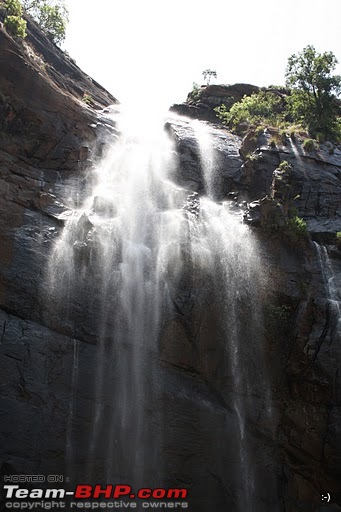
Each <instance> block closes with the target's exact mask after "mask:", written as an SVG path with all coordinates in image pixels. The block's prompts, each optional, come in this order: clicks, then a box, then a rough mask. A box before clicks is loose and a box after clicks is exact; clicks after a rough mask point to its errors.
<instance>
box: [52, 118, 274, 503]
mask: <svg viewBox="0 0 341 512" xmlns="http://www.w3.org/2000/svg"><path fill="white" fill-rule="evenodd" d="M112 115H113V116H114V117H115V119H116V121H117V123H118V128H119V133H120V135H119V137H118V140H116V138H115V141H114V143H113V144H112V145H111V147H110V148H109V150H108V152H107V154H106V156H105V157H104V158H103V160H102V161H101V162H100V164H99V165H98V166H97V168H96V169H95V170H94V173H95V179H92V180H91V184H90V191H88V192H86V197H85V198H84V200H83V202H82V203H81V205H80V206H77V207H75V208H70V211H69V215H67V220H66V222H65V225H64V228H63V230H62V232H61V234H60V236H59V238H58V239H57V241H56V243H55V245H54V248H53V251H52V254H51V257H50V263H49V272H48V285H49V286H48V289H49V299H48V300H49V302H50V303H52V304H53V308H54V309H55V316H56V318H57V317H58V318H62V319H63V330H64V331H65V332H66V333H72V336H73V337H79V339H85V340H86V341H87V342H89V343H96V361H95V371H94V375H93V376H92V378H93V383H92V385H93V387H94V397H95V400H94V405H93V408H92V411H91V415H90V417H91V420H90V427H89V428H88V430H87V435H88V439H87V443H88V447H89V448H88V456H87V461H86V464H85V467H86V472H87V476H88V477H89V478H92V479H94V480H96V482H100V481H109V482H110V481H114V480H115V479H116V480H117V481H121V482H122V481H127V482H129V483H131V484H136V485H139V484H140V485H141V486H146V485H147V486H148V487H151V486H152V484H153V482H155V484H156V485H161V483H162V479H165V476H164V474H165V473H166V469H165V468H164V467H163V464H164V461H163V456H162V449H161V447H162V445H163V443H164V435H165V434H164V427H163V424H162V421H163V419H162V413H161V411H160V410H159V409H160V408H159V405H158V404H159V395H160V387H162V383H161V382H160V380H162V371H161V370H160V345H162V337H163V334H164V331H165V326H166V324H167V322H168V319H169V318H171V317H172V316H173V317H176V318H177V319H179V318H180V319H181V321H183V322H184V320H182V319H183V318H184V317H186V315H187V317H188V319H190V320H191V322H192V325H191V326H190V327H188V329H192V331H193V332H196V338H195V340H194V341H193V347H194V348H193V354H199V355H195V356H193V357H192V356H191V357H192V362H191V363H188V366H193V368H194V370H195V372H197V373H199V374H200V375H201V377H200V378H201V380H202V381H203V382H206V381H207V382H209V383H210V381H212V383H213V384H212V385H214V386H216V388H217V390H218V391H217V393H218V392H219V394H220V395H221V397H222V401H223V402H224V403H226V404H232V408H233V410H234V411H235V414H236V416H237V424H238V428H237V432H236V439H234V440H233V443H234V444H235V443H237V445H238V451H239V460H238V461H237V466H238V472H239V475H240V476H239V477H236V478H237V480H238V486H237V487H238V489H237V490H234V491H233V493H232V498H231V499H233V501H234V502H235V503H237V504H238V510H240V511H241V510H247V511H251V510H253V508H252V499H253V494H254V492H255V486H256V485H257V483H256V475H255V470H254V467H253V460H252V455H251V448H250V446H249V435H248V433H247V426H246V423H247V417H248V414H249V412H248V411H249V409H252V402H253V400H254V399H255V397H257V396H259V394H260V393H262V392H263V391H264V389H263V388H264V387H265V388H266V386H267V383H266V378H265V377H264V368H263V366H262V363H261V359H262V354H261V351H262V315H261V293H262V287H263V286H264V276H263V273H262V270H261V267H262V264H261V259H260V256H259V250H258V247H257V242H256V240H255V238H254V237H253V236H252V233H251V231H250V228H249V227H248V226H246V225H244V224H243V223H242V221H241V214H240V213H239V214H238V215H236V214H235V213H232V210H231V209H230V205H229V203H228V202H223V203H219V204H218V203H217V202H215V201H214V197H215V193H214V192H215V191H214V183H215V181H214V172H215V167H214V151H213V149H212V143H211V139H210V135H209V134H208V133H207V130H206V128H205V126H204V125H201V124H200V123H198V122H197V121H196V122H190V121H186V123H187V124H188V126H189V127H190V129H191V130H193V132H194V133H195V134H196V137H197V141H198V147H199V158H201V165H202V168H203V171H204V181H205V187H206V193H205V194H204V195H203V196H202V197H199V196H198V195H197V194H195V193H192V192H191V191H190V190H185V189H183V188H181V187H180V186H178V185H176V184H175V183H173V182H172V181H171V180H170V176H172V175H173V172H174V169H175V168H176V166H177V165H178V160H177V155H176V151H175V145H174V142H173V140H172V139H171V137H170V136H169V134H168V133H167V132H166V131H164V130H163V129H162V128H160V125H158V126H157V127H156V128H155V127H154V129H153V127H151V128H150V129H149V127H148V126H146V122H145V123H142V124H141V125H139V124H138V123H137V122H136V120H133V121H131V122H130V123H127V122H125V119H124V116H123V114H122V113H121V114H115V115H114V114H112ZM191 123H192V124H191ZM73 195H74V196H75V193H73ZM233 211H235V210H233ZM198 304H200V308H201V313H200V315H199V316H198V314H197V313H195V311H197V310H198ZM193 311H194V313H193ZM57 321H58V320H56V322H57ZM179 321H180V320H179ZM186 321H187V324H188V322H189V320H186ZM210 325H211V326H212V331H209V332H208V328H209V326H210ZM171 343H172V341H171ZM204 345H206V346H204ZM75 347H77V346H76V345H75ZM75 350H76V348H75ZM167 350H168V351H169V350H171V348H170V347H166V348H165V351H166V352H167ZM219 351H220V352H219ZM217 353H221V355H222V358H221V359H218V360H217V356H216V355H215V356H214V357H213V356H212V360H210V354H217ZM203 354H204V355H205V357H203ZM77 357H78V347H77ZM176 357H180V358H181V357H182V354H176ZM183 357H184V356H183ZM195 357H196V358H197V359H195V361H194V362H193V360H194V358H195ZM75 358H76V355H75ZM166 359H167V357H166ZM166 363H167V364H173V363H172V362H171V363H170V362H169V361H166ZM78 364H81V363H80V362H78V363H77V365H78ZM174 364H175V363H174ZM194 370H193V369H192V370H191V371H194ZM77 372H78V366H77V369H76V367H75V374H74V377H73V381H74V384H76V382H77ZM210 385H211V384H210ZM75 399H76V398H75V397H74V395H73V396H72V402H74V401H75ZM257 399H258V398H257ZM72 411H73V405H72V407H71V415H72V414H73V412H72ZM69 421H72V416H71V419H70V418H69ZM70 428H71V427H70ZM68 440H69V442H70V440H71V436H70V435H69V436H68ZM225 442H226V445H229V444H230V443H231V440H230V439H229V438H228V435H227V434H226V439H225ZM75 456H76V455H75V452H74V451H72V459H74V458H75ZM156 468H157V469H156ZM84 471H85V469H84ZM83 480H84V478H83ZM160 480H161V481H160ZM236 510H237V509H236Z"/></svg>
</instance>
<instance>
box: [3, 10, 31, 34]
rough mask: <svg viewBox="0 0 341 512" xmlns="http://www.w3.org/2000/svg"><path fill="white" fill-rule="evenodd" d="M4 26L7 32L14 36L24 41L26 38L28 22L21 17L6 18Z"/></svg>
mask: <svg viewBox="0 0 341 512" xmlns="http://www.w3.org/2000/svg"><path fill="white" fill-rule="evenodd" d="M4 25H5V27H6V30H8V32H10V33H11V34H12V35H13V36H16V37H21V38H22V39H24V38H25V37H26V21H25V20H23V19H22V18H21V17H20V16H6V18H5V21H4Z"/></svg>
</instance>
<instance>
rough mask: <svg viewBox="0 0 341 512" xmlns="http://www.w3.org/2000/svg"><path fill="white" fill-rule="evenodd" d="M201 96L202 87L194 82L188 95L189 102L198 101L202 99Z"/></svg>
mask: <svg viewBox="0 0 341 512" xmlns="http://www.w3.org/2000/svg"><path fill="white" fill-rule="evenodd" d="M200 96H201V87H200V85H198V84H197V83H196V82H193V88H192V90H191V92H189V93H188V95H187V102H188V103H194V104H196V103H198V102H199V101H200Z"/></svg>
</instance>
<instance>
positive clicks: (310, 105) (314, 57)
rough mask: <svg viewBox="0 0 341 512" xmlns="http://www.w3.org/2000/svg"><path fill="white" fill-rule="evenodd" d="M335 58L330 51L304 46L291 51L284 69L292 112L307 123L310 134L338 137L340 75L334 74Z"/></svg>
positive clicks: (296, 117) (294, 116) (297, 119)
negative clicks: (298, 50) (300, 50)
mask: <svg viewBox="0 0 341 512" xmlns="http://www.w3.org/2000/svg"><path fill="white" fill-rule="evenodd" d="M336 64H337V59H336V57H335V55H334V54H333V53H332V52H324V53H322V54H321V53H317V51H316V50H315V48H314V46H311V45H309V46H307V47H306V48H304V49H303V50H302V52H300V53H298V54H297V55H291V57H289V59H288V66H287V69H286V84H287V86H289V87H290V88H291V89H292V92H291V96H290V98H289V107H290V110H291V114H292V116H293V118H294V119H295V120H296V121H300V122H302V123H303V124H305V125H306V126H307V128H308V129H309V131H310V132H311V133H312V135H314V136H316V134H317V133H319V132H320V133H322V134H323V135H324V136H325V137H334V138H335V137H337V132H338V131H339V128H340V126H339V123H340V117H339V116H340V103H339V101H338V100H337V98H336V97H337V96H338V94H339V93H340V91H341V76H338V75H333V74H332V73H333V71H334V69H335V66H336Z"/></svg>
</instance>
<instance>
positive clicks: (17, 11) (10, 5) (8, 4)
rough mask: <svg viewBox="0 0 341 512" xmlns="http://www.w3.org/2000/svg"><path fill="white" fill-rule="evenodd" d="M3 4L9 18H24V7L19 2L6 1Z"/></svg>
mask: <svg viewBox="0 0 341 512" xmlns="http://www.w3.org/2000/svg"><path fill="white" fill-rule="evenodd" d="M2 3H3V4H4V7H5V9H6V11H7V14H8V15H9V16H22V7H21V3H20V2H19V0H4V2H2Z"/></svg>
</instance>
